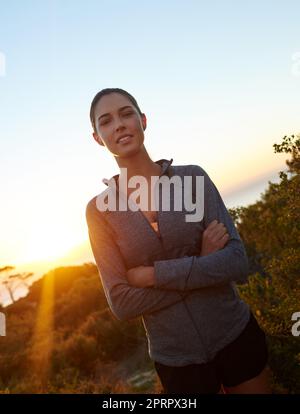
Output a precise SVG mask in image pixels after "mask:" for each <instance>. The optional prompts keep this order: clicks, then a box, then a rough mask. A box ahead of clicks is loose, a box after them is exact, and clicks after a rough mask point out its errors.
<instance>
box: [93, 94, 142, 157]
mask: <svg viewBox="0 0 300 414" xmlns="http://www.w3.org/2000/svg"><path fill="white" fill-rule="evenodd" d="M94 116H95V125H96V130H97V134H96V133H93V137H94V139H95V140H96V141H97V142H98V143H99V144H100V145H103V146H105V147H107V149H108V150H109V151H110V152H111V153H112V154H113V155H115V156H119V157H126V156H129V155H133V154H134V153H136V152H138V151H139V150H140V148H141V146H142V145H143V143H144V130H145V129H146V122H147V121H146V116H145V115H144V114H142V115H140V114H139V112H138V110H137V109H136V108H135V106H134V105H133V104H132V103H131V102H130V100H129V99H128V98H127V97H125V96H124V95H121V94H119V93H110V94H109V95H104V96H103V97H102V98H101V99H100V101H98V103H97V105H96V107H95V110H94ZM126 135H129V138H126V139H125V140H121V141H120V140H119V139H120V137H121V136H126Z"/></svg>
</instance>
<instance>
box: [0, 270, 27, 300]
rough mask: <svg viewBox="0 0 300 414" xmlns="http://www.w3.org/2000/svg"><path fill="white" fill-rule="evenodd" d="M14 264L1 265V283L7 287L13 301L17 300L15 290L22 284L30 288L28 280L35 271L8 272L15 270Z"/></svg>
mask: <svg viewBox="0 0 300 414" xmlns="http://www.w3.org/2000/svg"><path fill="white" fill-rule="evenodd" d="M14 269H15V267H14V266H4V267H0V273H3V274H2V275H1V279H2V280H1V285H2V286H4V287H5V288H6V291H7V292H8V294H9V297H10V300H11V302H12V303H14V302H15V296H14V294H15V292H16V290H17V288H18V287H19V286H20V285H23V286H26V287H27V288H28V286H29V284H28V282H27V280H28V279H29V278H30V277H31V276H32V275H33V273H31V272H29V273H14V274H7V273H8V272H10V271H11V270H14Z"/></svg>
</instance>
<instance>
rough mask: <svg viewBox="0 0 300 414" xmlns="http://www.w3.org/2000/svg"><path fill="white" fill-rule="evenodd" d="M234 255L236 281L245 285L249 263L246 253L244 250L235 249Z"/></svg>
mask: <svg viewBox="0 0 300 414" xmlns="http://www.w3.org/2000/svg"><path fill="white" fill-rule="evenodd" d="M235 253H236V255H237V256H238V258H237V261H236V263H237V264H238V265H237V269H236V270H237V274H236V281H237V282H238V283H242V284H244V283H247V281H248V276H249V261H248V257H247V253H246V251H245V250H244V249H235Z"/></svg>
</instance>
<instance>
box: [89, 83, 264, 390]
mask: <svg viewBox="0 0 300 414" xmlns="http://www.w3.org/2000/svg"><path fill="white" fill-rule="evenodd" d="M90 118H91V122H92V126H93V129H94V132H93V137H94V139H95V141H96V142H97V143H98V144H99V145H101V146H103V147H106V149H107V150H108V151H109V152H110V153H111V154H112V155H113V156H114V158H115V160H116V162H117V164H118V167H119V168H120V174H117V175H115V176H113V177H112V178H111V179H110V180H106V181H105V184H106V185H107V188H106V189H105V190H104V191H102V192H101V193H100V194H99V195H97V196H95V197H94V198H92V199H91V200H90V201H89V203H88V204H87V208H86V219H87V224H88V229H89V238H90V243H91V247H92V250H93V254H94V257H95V261H96V264H97V267H98V270H99V274H100V277H101V281H102V284H103V288H104V292H105V295H106V298H107V301H108V304H109V307H110V309H111V311H112V312H113V314H114V315H115V316H116V317H117V318H118V319H120V320H128V319H132V318H136V317H139V316H141V317H142V322H143V325H144V328H145V331H146V335H147V339H148V347H149V355H150V358H151V359H152V360H153V361H154V365H155V369H156V371H157V373H158V376H159V378H160V380H161V383H162V385H163V388H164V392H165V393H218V392H220V390H221V389H223V390H224V391H225V392H227V393H269V392H270V390H269V385H268V378H267V368H266V364H267V347H266V340H265V335H264V332H263V331H262V330H261V329H260V327H259V326H258V324H257V322H256V319H255V318H254V316H253V315H252V313H251V312H250V309H249V306H248V305H247V304H246V303H245V302H244V301H242V300H241V298H240V297H239V295H238V292H237V289H236V287H235V282H239V283H245V282H246V281H247V276H248V260H247V255H246V252H245V249H244V245H243V242H242V240H241V239H240V236H239V234H238V232H237V230H236V228H235V226H234V223H233V221H232V219H231V217H230V215H229V213H228V211H227V209H226V207H225V205H224V203H223V200H222V198H221V196H220V194H219V192H218V190H217V188H216V187H215V185H214V183H213V182H212V181H211V179H210V178H209V176H208V174H207V173H206V172H205V170H204V169H202V168H201V167H200V166H198V165H178V166H175V165H171V164H172V162H173V159H171V160H166V159H161V160H158V161H155V162H154V161H153V160H152V159H151V158H150V156H149V154H148V152H147V150H146V148H145V145H144V131H145V130H146V127H147V119H146V116H145V114H144V113H142V112H141V110H140V108H139V106H138V104H137V102H136V100H135V99H134V97H133V96H132V95H130V94H129V93H128V92H126V91H125V90H123V89H119V88H109V89H103V90H102V91H100V92H99V93H97V95H96V96H95V97H94V99H93V101H92V104H91V109H90ZM141 177H142V178H141ZM186 177H192V180H193V181H192V183H193V185H192V187H191V188H189V189H188V192H187V193H185V197H186V195H188V196H190V197H191V198H192V199H193V200H195V198H196V203H197V199H199V195H201V194H200V184H199V183H201V181H200V180H199V181H198V180H197V179H199V178H200V177H202V178H203V177H204V189H203V194H202V201H203V202H204V214H203V217H201V218H200V219H199V220H197V221H193V220H188V219H187V215H188V212H189V211H190V210H188V209H187V208H186V205H185V204H184V203H182V205H181V208H180V209H178V208H175V207H174V204H175V203H174V200H175V198H176V200H177V201H178V199H180V197H178V194H184V191H185V188H184V187H185V186H186V181H185V178H186ZM137 179H140V180H141V181H139V183H140V188H139V197H134V196H135V195H136V194H137V190H136V185H133V184H134V183H136V182H137ZM162 179H165V180H169V182H172V181H173V182H174V183H175V185H174V186H173V187H172V186H170V187H169V188H171V187H172V188H173V192H172V191H170V192H169V193H168V194H166V193H167V191H165V190H163V189H162V187H163V186H162V185H161V180H162ZM195 182H196V184H195ZM202 182H203V181H202ZM158 184H159V185H158ZM175 187H176V191H177V193H176V197H175V195H174V194H175ZM179 190H181V193H180V192H179V193H178V191H179ZM198 190H199V191H198ZM164 196H166V197H167V198H168V201H169V202H170V204H169V206H170V208H169V209H165V208H162V205H161V203H157V200H158V199H161V198H160V197H164ZM142 199H143V202H144V203H143V204H142ZM203 199H204V200H203ZM134 200H135V201H134ZM138 200H139V201H138ZM145 200H146V202H145ZM198 201H199V200H198ZM172 203H173V204H172ZM141 204H142V207H139V206H140V205H141ZM158 204H159V205H158ZM124 206H125V208H124ZM153 206H155V207H154V208H153Z"/></svg>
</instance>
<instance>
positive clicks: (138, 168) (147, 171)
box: [115, 150, 161, 181]
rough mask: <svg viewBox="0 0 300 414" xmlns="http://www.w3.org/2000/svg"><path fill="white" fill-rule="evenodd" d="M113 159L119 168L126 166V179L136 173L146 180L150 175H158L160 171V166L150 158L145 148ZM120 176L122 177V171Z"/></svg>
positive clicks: (149, 178)
mask: <svg viewBox="0 0 300 414" xmlns="http://www.w3.org/2000/svg"><path fill="white" fill-rule="evenodd" d="M115 159H116V161H117V164H118V166H119V168H126V173H127V180H128V181H129V180H130V178H131V177H133V176H136V175H141V176H143V177H145V178H146V179H147V181H148V180H151V176H159V175H160V173H161V166H160V165H158V164H156V163H155V162H154V161H152V160H151V158H150V157H149V155H148V153H147V151H146V150H145V151H140V152H138V153H136V154H134V155H132V156H130V157H127V158H120V157H115ZM121 176H122V177H123V174H122V171H121V173H120V177H121Z"/></svg>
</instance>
